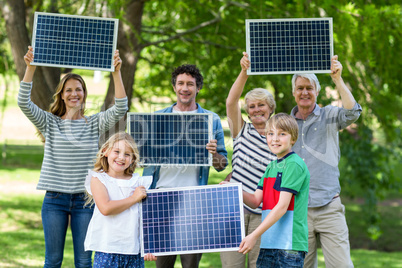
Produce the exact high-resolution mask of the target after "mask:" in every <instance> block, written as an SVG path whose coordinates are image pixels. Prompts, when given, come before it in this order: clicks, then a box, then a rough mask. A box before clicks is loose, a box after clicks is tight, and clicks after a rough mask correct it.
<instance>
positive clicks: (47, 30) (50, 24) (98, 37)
mask: <svg viewBox="0 0 402 268" xmlns="http://www.w3.org/2000/svg"><path fill="white" fill-rule="evenodd" d="M118 22H119V21H118V19H108V18H97V17H84V16H71V15H63V14H53V13H43V12H35V19H34V29H33V37H32V46H33V48H34V61H33V63H32V65H40V66H51V67H65V68H78V69H90V70H101V71H114V66H113V55H114V51H115V50H116V43H117V29H118Z"/></svg>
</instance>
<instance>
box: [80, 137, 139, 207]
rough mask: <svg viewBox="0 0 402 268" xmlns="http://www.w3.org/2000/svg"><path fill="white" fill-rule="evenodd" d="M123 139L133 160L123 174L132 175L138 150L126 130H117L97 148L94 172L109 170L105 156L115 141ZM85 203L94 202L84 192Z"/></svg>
mask: <svg viewBox="0 0 402 268" xmlns="http://www.w3.org/2000/svg"><path fill="white" fill-rule="evenodd" d="M122 140H123V141H124V142H125V143H126V146H128V147H129V148H130V149H131V150H132V152H133V162H132V163H131V164H130V166H128V168H126V169H125V170H124V174H126V175H132V174H133V173H134V171H135V168H136V167H137V164H138V162H139V161H140V154H139V152H138V148H137V144H136V143H135V141H134V139H133V138H132V137H131V136H130V135H129V134H127V133H126V132H123V131H121V132H117V133H115V134H114V135H112V136H111V137H110V138H109V139H108V140H107V141H106V142H105V143H104V144H103V145H102V147H101V148H100V149H99V151H98V153H97V154H96V160H95V164H94V169H93V170H94V171H96V172H108V171H109V162H108V161H107V156H106V154H108V153H109V152H110V151H111V150H112V148H113V145H114V144H115V143H116V142H119V141H122ZM85 199H86V201H85V205H84V206H86V205H92V204H93V203H94V200H93V196H92V195H90V194H89V193H88V192H86V196H85Z"/></svg>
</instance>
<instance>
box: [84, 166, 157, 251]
mask: <svg viewBox="0 0 402 268" xmlns="http://www.w3.org/2000/svg"><path fill="white" fill-rule="evenodd" d="M92 177H97V178H98V179H99V180H100V181H101V182H102V183H103V184H104V185H105V187H106V189H107V191H108V193H109V198H110V200H120V199H124V198H127V197H129V196H130V195H131V194H132V193H133V192H134V190H135V188H137V187H138V186H141V185H142V186H144V187H145V188H147V189H148V188H149V186H150V185H151V182H152V176H144V177H140V175H139V174H137V173H134V174H133V176H132V177H131V179H129V180H121V179H115V178H113V177H110V176H109V175H107V174H106V173H104V172H101V173H97V172H95V171H91V170H89V172H88V175H87V177H86V180H85V188H86V190H87V191H88V193H89V194H92V192H91V184H90V183H91V178H92ZM84 246H85V250H92V251H98V252H105V253H117V254H139V253H140V205H139V203H137V204H134V205H133V206H131V207H130V208H129V209H126V210H125V211H123V212H121V213H120V214H117V215H110V216H104V215H103V214H102V213H101V212H100V211H99V209H98V207H97V206H96V205H95V210H94V214H93V216H92V219H91V222H90V223H89V226H88V230H87V236H86V238H85V242H84Z"/></svg>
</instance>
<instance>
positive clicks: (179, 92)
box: [173, 73, 200, 107]
mask: <svg viewBox="0 0 402 268" xmlns="http://www.w3.org/2000/svg"><path fill="white" fill-rule="evenodd" d="M173 89H174V92H175V93H176V96H177V105H179V106H186V107H189V106H194V105H195V97H196V96H197V93H198V92H199V91H200V89H198V88H197V84H196V80H195V78H194V77H192V76H191V75H188V74H185V73H183V74H179V75H178V76H177V78H176V85H175V86H174V87H173Z"/></svg>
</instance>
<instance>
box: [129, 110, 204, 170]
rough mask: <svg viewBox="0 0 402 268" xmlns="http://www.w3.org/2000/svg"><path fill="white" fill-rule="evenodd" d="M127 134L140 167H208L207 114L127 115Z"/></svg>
mask: <svg viewBox="0 0 402 268" xmlns="http://www.w3.org/2000/svg"><path fill="white" fill-rule="evenodd" d="M127 132H128V133H129V134H130V135H131V136H132V137H133V139H134V140H135V142H136V143H137V146H138V150H139V153H140V163H139V164H140V165H141V166H144V165H155V166H176V167H179V166H211V165H212V155H211V154H210V153H209V152H208V151H207V150H206V144H207V143H208V142H209V141H210V140H211V139H212V114H209V113H127Z"/></svg>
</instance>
